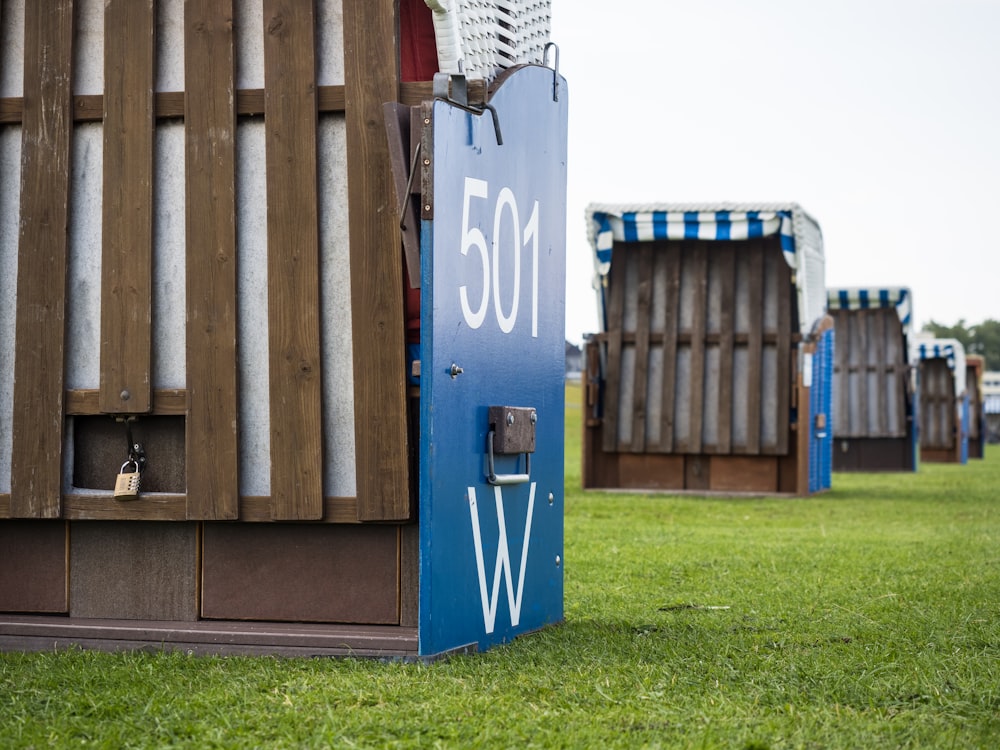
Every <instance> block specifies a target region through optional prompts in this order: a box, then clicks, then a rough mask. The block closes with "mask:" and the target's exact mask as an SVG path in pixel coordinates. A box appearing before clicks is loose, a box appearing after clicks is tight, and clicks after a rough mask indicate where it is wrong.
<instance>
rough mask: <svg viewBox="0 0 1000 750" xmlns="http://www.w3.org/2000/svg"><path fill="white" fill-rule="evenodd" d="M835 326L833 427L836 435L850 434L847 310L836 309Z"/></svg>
mask: <svg viewBox="0 0 1000 750" xmlns="http://www.w3.org/2000/svg"><path fill="white" fill-rule="evenodd" d="M834 314H835V316H836V321H837V327H836V329H835V332H834V335H835V336H836V342H837V345H836V349H835V353H834V356H835V358H836V362H837V364H836V366H835V367H834V370H833V371H834V378H833V388H834V398H835V399H836V400H837V412H836V415H835V416H834V420H835V422H834V424H835V429H836V431H837V434H838V435H843V436H845V437H847V436H850V435H851V390H850V385H851V369H850V368H851V359H850V356H851V320H852V318H851V313H850V311H849V310H837V311H836V312H835V313H834Z"/></svg>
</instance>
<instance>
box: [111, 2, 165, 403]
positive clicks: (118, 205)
mask: <svg viewBox="0 0 1000 750" xmlns="http://www.w3.org/2000/svg"><path fill="white" fill-rule="evenodd" d="M155 50H156V12H155V8H154V3H153V0H107V2H106V3H105V7H104V86H105V92H104V187H103V195H104V199H103V235H102V241H103V253H102V263H101V384H100V391H101V409H102V410H103V411H105V412H108V413H112V414H123V413H130V414H139V413H145V412H148V411H149V409H150V404H151V399H152V397H151V392H150V391H151V385H152V384H151V383H150V369H151V346H152V340H151V339H152V328H151V318H150V313H151V305H152V302H151V299H152V254H153V141H154V121H153V77H154V72H155V65H154V56H155Z"/></svg>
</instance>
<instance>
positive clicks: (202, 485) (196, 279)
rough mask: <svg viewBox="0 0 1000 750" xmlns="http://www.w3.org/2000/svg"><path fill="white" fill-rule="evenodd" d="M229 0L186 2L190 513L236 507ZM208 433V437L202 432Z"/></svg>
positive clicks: (226, 514)
mask: <svg viewBox="0 0 1000 750" xmlns="http://www.w3.org/2000/svg"><path fill="white" fill-rule="evenodd" d="M232 16H233V2H232V0H188V2H186V3H185V4H184V75H185V84H184V85H185V88H186V89H187V97H186V111H185V115H184V143H185V162H184V176H185V189H186V192H185V198H186V201H187V214H186V232H185V245H186V250H185V269H186V277H187V280H186V284H187V287H186V289H187V292H186V300H187V329H186V334H187V335H186V347H187V395H188V413H187V419H186V421H185V432H186V435H187V437H186V440H185V453H186V472H187V486H188V487H189V488H192V489H193V490H195V491H192V492H189V493H188V508H187V512H188V518H192V519H212V520H227V519H235V518H237V516H238V514H239V495H238V491H239V481H238V467H239V442H238V437H237V428H236V426H237V422H238V417H239V402H238V399H237V391H238V382H237V379H238V378H237V372H238V368H237V357H236V338H237V331H236V326H237V318H236V311H237V301H236V109H235V98H234V95H233V88H234V67H233V29H232ZM206 436H210V439H208V440H206V439H205V438H206Z"/></svg>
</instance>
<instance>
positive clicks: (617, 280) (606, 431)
mask: <svg viewBox="0 0 1000 750" xmlns="http://www.w3.org/2000/svg"><path fill="white" fill-rule="evenodd" d="M626 259H627V255H626V253H625V251H624V250H622V251H619V261H618V265H617V266H616V265H615V264H614V263H612V264H611V270H610V272H609V274H608V294H609V297H610V299H609V300H608V310H607V316H608V319H607V325H606V327H607V337H608V357H607V368H608V370H607V373H606V374H607V377H606V379H605V382H604V427H603V432H602V435H601V439H602V447H603V448H604V451H605V452H606V453H613V452H615V451H617V450H618V447H619V446H618V411H619V409H620V408H621V403H620V402H621V398H620V390H621V374H622V373H621V371H622V327H623V325H624V317H625V315H624V312H625V279H626V274H625V261H626Z"/></svg>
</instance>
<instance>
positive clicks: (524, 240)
mask: <svg viewBox="0 0 1000 750" xmlns="http://www.w3.org/2000/svg"><path fill="white" fill-rule="evenodd" d="M529 209H530V213H529V215H528V219H527V221H525V222H524V223H523V224H522V223H521V210H520V208H519V207H518V205H517V197H516V196H515V195H514V191H512V190H511V189H510V188H509V187H502V188H500V189H499V190H497V191H496V195H495V196H494V195H493V194H491V191H490V184H489V183H488V182H487V181H486V180H479V179H476V178H475V177H466V178H465V194H464V196H463V198H462V248H461V249H462V255H463V256H468V255H469V254H470V253H472V255H473V256H474V257H477V258H478V260H479V262H480V264H481V266H482V273H483V284H482V292H481V294H480V296H479V298H478V299H476V298H475V297H476V295H475V293H471V294H470V291H469V288H468V287H467V286H466V285H465V284H462V285H461V286H460V287H459V288H458V297H459V301H460V303H461V305H462V315H463V316H464V317H465V322H466V323H467V324H468V326H469V328H472V329H473V330H475V329H478V328H480V327H482V326H483V325H493V324H494V321H495V323H496V325H497V326H499V328H500V330H501V331H502V332H503V333H511V332H512V331H513V330H514V328H515V327H516V326H517V325H518V317H519V316H522V315H529V316H530V317H531V335H532V336H534V337H536V338H537V336H538V221H539V219H538V210H539V209H538V201H537V200H536V201H534V202H533V203H532V204H531V206H529ZM484 212H485V213H484ZM491 214H492V222H490V221H489V219H490V216H491ZM474 217H483V219H484V220H483V222H482V225H483V226H485V227H489V226H490V225H491V224H492V227H493V232H492V235H491V237H490V239H489V240H487V238H486V236H485V235H484V234H483V231H482V230H481V229H480V228H479V226H476V224H478V223H479V222H476V221H474ZM524 251H528V252H530V255H531V258H530V262H531V310H530V311H527V312H525V311H523V310H521V308H520V302H521V263H522V260H521V256H522V254H523V252H524ZM510 266H513V276H510V275H509V274H504V275H501V273H500V269H501V267H503V268H509V267H510ZM470 296H471V297H472V299H470ZM521 319H522V320H524V318H521Z"/></svg>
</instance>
